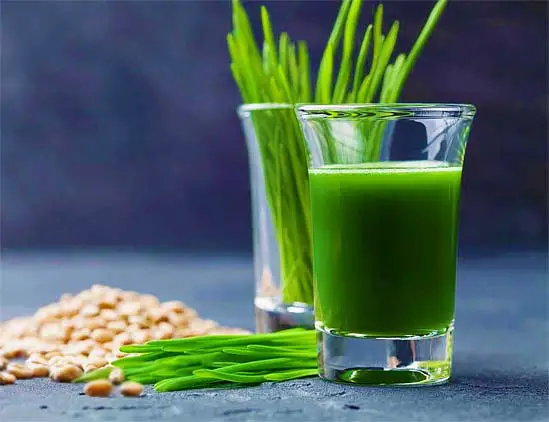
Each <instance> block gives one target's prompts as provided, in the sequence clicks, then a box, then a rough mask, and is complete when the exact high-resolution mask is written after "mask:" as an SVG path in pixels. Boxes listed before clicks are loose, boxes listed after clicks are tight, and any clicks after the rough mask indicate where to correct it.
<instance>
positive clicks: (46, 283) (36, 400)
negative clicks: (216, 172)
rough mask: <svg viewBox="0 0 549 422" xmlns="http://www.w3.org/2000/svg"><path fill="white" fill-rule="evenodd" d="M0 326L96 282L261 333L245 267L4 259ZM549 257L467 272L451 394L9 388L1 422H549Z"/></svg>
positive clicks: (108, 257)
mask: <svg viewBox="0 0 549 422" xmlns="http://www.w3.org/2000/svg"><path fill="white" fill-rule="evenodd" d="M1 275H2V284H1V290H0V311H1V318H2V319H7V318H9V317H12V316H15V315H25V314H28V313H30V312H32V310H33V309H35V308H36V307H37V306H40V305H43V304H46V303H49V302H51V301H53V300H55V299H56V298H57V297H58V296H59V294H60V293H61V292H65V291H72V292H77V291H80V290H82V289H83V288H86V287H87V286H89V285H90V284H92V283H98V282H101V283H106V284H111V285H116V286H120V287H122V288H125V289H134V290H138V291H143V292H150V293H154V294H156V295H158V296H159V297H160V298H161V299H169V298H179V299H182V300H183V301H185V302H186V303H188V304H189V305H191V306H194V307H196V308H197V309H198V310H199V311H200V313H201V314H202V315H204V316H207V317H211V318H214V319H218V320H219V321H221V322H223V323H225V324H231V325H238V326H243V327H247V328H253V324H254V322H253V306H252V290H253V289H252V281H251V280H252V274H251V266H250V262H249V259H248V258H238V257H233V258H231V257H221V258H190V257H179V256H164V255H162V256H161V255H158V256H150V255H113V254H104V255H97V254H96V255H91V254H88V255H81V254H74V255H34V256H29V255H5V256H4V257H3V262H2V273H1ZM547 310H548V308H547V262H546V255H545V254H522V255H508V256H501V257H498V258H492V259H482V260H472V261H469V260H468V261H465V262H462V263H461V265H460V271H459V284H458V297H457V315H456V327H457V328H456V345H455V348H454V350H455V355H454V356H455V357H454V375H453V378H452V381H451V382H450V383H449V384H447V385H443V386H438V387H428V388H370V387H353V386H346V385H338V384H330V383H327V382H324V381H321V380H319V379H315V378H313V379H306V380H299V381H292V382H287V383H281V384H274V383H267V384H263V385H262V386H259V387H253V388H247V389H233V390H196V391H188V392H177V393H164V394H157V393H154V392H153V391H151V389H147V391H146V395H145V397H142V398H140V399H127V398H120V397H113V398H108V399H98V398H89V397H86V396H82V395H80V394H79V393H80V392H81V386H78V385H64V384H56V383H51V382H48V381H47V380H33V381H21V382H19V383H18V384H17V385H15V386H9V387H3V388H0V421H2V422H4V421H17V420H47V421H59V422H63V421H68V420H78V421H98V420H99V421H100V420H106V421H130V420H136V421H153V420H166V421H172V420H173V421H189V422H195V421H208V420H226V421H235V422H236V421H250V422H252V421H261V422H263V421H279V420H280V421H289V422H291V421H304V420H311V421H340V420H341V421H357V422H358V421H377V420H380V421H404V420H406V421H446V420H447V421H455V420H460V421H540V422H541V421H547V420H548V419H549V406H548V397H549V396H548V394H549V393H548V391H549V390H548V368H549V365H548V356H549V354H548V342H547V339H548V324H547V322H548V321H547Z"/></svg>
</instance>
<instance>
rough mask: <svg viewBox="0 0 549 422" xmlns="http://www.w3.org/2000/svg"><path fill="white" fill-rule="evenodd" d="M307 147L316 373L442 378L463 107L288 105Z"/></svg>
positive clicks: (380, 380) (367, 380) (400, 379)
mask: <svg viewBox="0 0 549 422" xmlns="http://www.w3.org/2000/svg"><path fill="white" fill-rule="evenodd" d="M296 110H297V114H298V118H299V121H300V123H301V127H302V130H303V133H304V136H305V139H306V142H307V146H308V149H309V184H310V194H311V219H312V238H313V274H314V296H315V304H314V309H315V326H316V329H317V331H318V346H319V347H318V350H319V370H320V375H321V377H323V378H326V379H328V380H331V381H336V382H346V383H355V384H369V385H430V384H440V383H444V382H445V381H447V380H448V379H449V377H450V373H451V366H452V342H453V331H454V309H455V306H454V304H455V286H456V260H457V245H458V205H459V197H460V184H461V173H462V164H463V159H464V154H465V147H466V143H467V138H468V136H469V132H470V129H471V124H472V121H473V118H474V115H475V107H473V106H471V105H462V104H359V105H333V106H331V105H300V106H298V107H297V108H296Z"/></svg>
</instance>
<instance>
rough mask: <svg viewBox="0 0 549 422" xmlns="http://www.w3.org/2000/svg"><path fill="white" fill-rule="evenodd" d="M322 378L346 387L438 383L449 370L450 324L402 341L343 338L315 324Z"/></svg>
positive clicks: (361, 337)
mask: <svg viewBox="0 0 549 422" xmlns="http://www.w3.org/2000/svg"><path fill="white" fill-rule="evenodd" d="M316 328H317V330H318V350H319V356H318V366H319V374H320V376H321V377H322V378H324V379H327V380H330V381H335V382H341V383H348V384H362V385H391V386H422V385H434V384H442V383H445V382H446V381H448V379H449V378H450V373H451V368H452V343H453V330H454V328H453V325H451V326H450V327H448V329H447V330H444V332H442V333H433V334H430V335H426V336H417V337H405V338H379V337H365V336H360V337H358V336H352V337H351V336H347V335H345V336H344V335H339V334H334V333H333V331H331V332H329V331H328V330H326V329H325V328H323V327H322V325H321V324H319V323H317V327H316Z"/></svg>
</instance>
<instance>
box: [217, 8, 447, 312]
mask: <svg viewBox="0 0 549 422" xmlns="http://www.w3.org/2000/svg"><path fill="white" fill-rule="evenodd" d="M445 6H446V0H438V1H437V2H436V4H435V5H434V7H433V9H432V11H431V13H430V15H429V17H428V19H427V21H426V23H425V25H424V27H423V29H422V30H421V32H420V34H419V36H418V38H417V40H416V42H415V43H414V45H413V46H412V48H411V50H410V52H409V53H408V54H404V53H401V54H397V55H396V57H395V58H394V60H392V61H391V59H392V57H393V56H394V54H393V53H394V52H393V50H394V48H395V43H396V40H397V36H398V32H399V22H398V21H395V22H393V23H392V25H391V26H390V28H389V31H388V32H387V33H384V32H383V5H381V4H379V5H378V6H377V8H376V9H375V13H374V22H373V24H370V25H368V26H367V27H366V29H365V31H364V32H363V34H362V38H361V42H360V47H359V48H358V54H356V52H355V44H357V41H359V40H357V25H358V21H359V16H360V11H361V9H362V0H343V2H342V3H341V7H340V10H339V13H338V15H337V18H336V20H335V23H334V27H333V29H332V32H331V34H330V36H329V38H328V42H327V45H326V47H325V50H324V53H323V55H322V60H321V63H320V67H319V70H318V74H317V79H316V84H315V86H314V94H313V88H312V81H311V72H310V64H309V53H308V48H307V44H306V43H305V42H304V41H299V42H297V43H294V42H293V41H292V40H291V39H290V37H289V36H288V34H287V33H285V32H283V33H281V34H280V36H279V37H278V42H277V40H276V38H275V36H274V33H273V30H272V25H271V21H270V18H269V14H268V12H267V9H266V8H265V7H262V8H261V22H262V27H263V38H264V41H263V45H262V48H260V47H259V46H258V45H257V44H256V40H255V38H254V35H253V31H252V29H251V25H250V22H249V19H248V16H247V15H246V12H245V10H244V8H243V6H242V4H241V3H240V1H239V0H233V30H232V32H231V33H230V34H228V36H227V42H228V48H229V52H230V56H231V71H232V74H233V77H234V79H235V81H236V83H237V85H238V87H239V90H240V93H241V95H242V98H243V102H244V103H246V104H252V103H282V104H288V105H295V104H297V103H311V102H314V103H318V104H341V103H372V102H376V101H379V102H380V103H396V102H397V101H398V98H399V96H400V93H401V91H402V88H403V86H404V83H405V81H406V79H407V77H408V75H409V74H410V72H411V70H412V68H413V66H414V64H415V62H416V60H417V58H418V56H419V54H420V53H421V51H422V49H423V47H424V46H425V44H426V42H427V40H428V39H429V37H430V35H431V33H432V32H433V30H434V28H435V26H436V23H437V21H438V19H439V17H440V15H441V14H442V12H443V10H444V8H445ZM359 36H360V35H359ZM250 115H251V119H252V121H253V126H254V131H255V136H256V139H257V143H258V147H259V151H260V155H261V161H262V165H263V174H264V181H265V190H266V195H267V201H268V204H269V207H270V210H271V215H272V219H273V224H274V228H275V232H276V236H277V241H278V246H279V251H280V266H281V273H282V274H281V277H282V283H281V284H282V299H283V301H284V302H285V303H292V302H301V303H306V304H309V305H312V303H313V283H312V256H311V227H310V215H309V212H310V211H309V185H308V174H307V160H308V154H307V151H306V147H305V143H304V140H303V137H302V136H303V135H302V133H301V130H300V127H299V123H298V121H297V119H296V117H295V115H294V112H293V110H292V109H291V108H288V109H280V108H265V107H264V108H263V109H261V110H258V111H253V112H251V113H250ZM383 129H384V128H383V125H377V126H375V125H374V126H373V127H372V128H370V130H368V131H367V132H368V133H367V134H366V136H365V139H364V142H365V143H367V146H366V147H365V153H364V154H365V157H364V158H363V159H365V160H372V161H374V160H375V159H376V156H378V155H379V149H380V145H381V136H382V133H383Z"/></svg>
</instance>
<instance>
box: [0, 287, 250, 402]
mask: <svg viewBox="0 0 549 422" xmlns="http://www.w3.org/2000/svg"><path fill="white" fill-rule="evenodd" d="M245 332H246V331H244V330H240V329H237V328H228V327H222V326H220V325H219V324H218V323H216V322H215V321H212V320H204V319H201V318H199V316H198V315H197V313H196V312H195V311H194V310H193V309H191V308H189V307H187V306H186V305H185V304H184V303H182V302H179V301H169V302H163V303H161V302H160V301H159V300H158V298H156V297H155V296H152V295H147V294H145V295H143V294H139V293H137V292H133V291H123V290H120V289H117V288H112V287H107V286H102V285H94V286H92V287H91V288H90V289H89V290H84V291H82V292H80V293H78V294H77V295H71V294H64V295H63V296H61V298H60V300H59V302H57V303H52V304H50V305H47V306H44V307H43V308H40V309H39V310H38V311H37V312H36V313H35V314H34V315H33V316H31V317H25V318H15V319H12V320H10V321H6V322H4V323H0V385H2V384H13V383H14V382H15V381H16V379H26V378H33V377H48V376H49V377H50V378H51V379H52V380H54V381H59V382H71V381H74V380H75V379H77V378H78V377H80V376H81V375H82V374H83V373H86V372H89V371H92V370H94V369H98V368H101V367H104V366H107V365H109V363H110V362H111V361H112V360H115V359H117V358H119V357H122V356H127V354H125V353H122V352H120V351H119V348H120V346H122V345H126V344H142V343H145V342H147V341H149V340H155V339H156V340H160V339H171V338H185V337H194V336H201V335H206V334H229V333H230V334H232V333H245ZM12 359H17V361H11V360H12ZM22 359H25V360H24V363H23V362H22V361H21V360H22ZM123 381H124V380H123V377H122V375H121V373H119V372H117V371H116V370H114V371H112V373H111V382H112V383H113V384H119V383H122V382H123ZM103 384H104V385H103ZM103 384H101V385H99V386H96V385H93V384H92V385H91V386H88V387H87V390H88V391H86V389H85V392H86V393H87V394H88V395H105V394H107V395H108V394H110V391H111V389H112V388H111V389H109V388H108V386H107V385H106V384H105V383H103ZM111 387H112V386H111ZM120 390H121V393H122V394H123V395H127V396H136V395H139V394H141V392H142V386H141V387H139V386H138V385H137V386H136V385H135V383H125V384H122V386H121V388H120ZM98 391H99V392H98Z"/></svg>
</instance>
